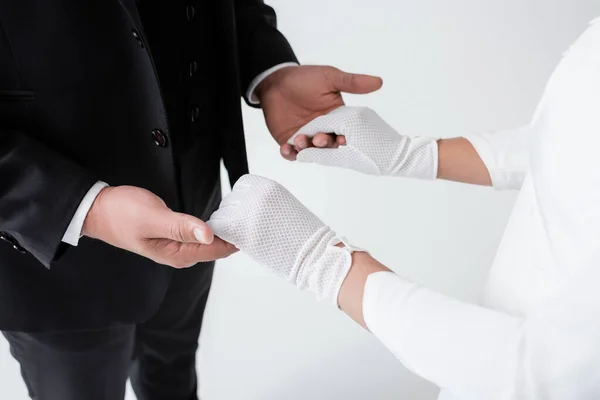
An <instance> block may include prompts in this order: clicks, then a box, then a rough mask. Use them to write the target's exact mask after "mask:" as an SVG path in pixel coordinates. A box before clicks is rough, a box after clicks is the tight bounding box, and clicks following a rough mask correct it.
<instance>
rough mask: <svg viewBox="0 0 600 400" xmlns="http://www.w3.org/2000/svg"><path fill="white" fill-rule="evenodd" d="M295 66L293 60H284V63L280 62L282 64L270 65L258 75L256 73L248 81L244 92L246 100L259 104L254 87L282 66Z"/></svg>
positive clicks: (296, 64)
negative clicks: (249, 81) (248, 84)
mask: <svg viewBox="0 0 600 400" xmlns="http://www.w3.org/2000/svg"><path fill="white" fill-rule="evenodd" d="M296 66H298V63H295V62H285V63H282V64H278V65H275V66H274V67H271V68H269V69H268V70H266V71H264V72H263V73H261V74H260V75H258V76H257V77H256V78H254V80H253V81H252V82H251V83H250V87H249V88H248V91H247V92H246V97H247V98H248V101H249V102H250V103H251V104H260V101H259V100H258V97H256V93H254V91H255V90H256V88H257V87H258V85H260V84H261V83H262V81H264V80H265V79H266V78H267V77H268V76H269V75H271V74H273V73H275V72H277V71H279V70H280V69H283V68H286V67H296Z"/></svg>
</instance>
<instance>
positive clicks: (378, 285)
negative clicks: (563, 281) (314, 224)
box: [363, 265, 600, 400]
mask: <svg viewBox="0 0 600 400" xmlns="http://www.w3.org/2000/svg"><path fill="white" fill-rule="evenodd" d="M598 270H599V268H597V265H596V266H590V268H588V269H586V273H582V274H581V275H580V276H578V277H577V278H576V279H575V280H574V281H573V282H572V283H571V284H569V285H567V287H565V290H564V291H563V292H562V293H561V296H558V297H557V298H554V299H550V300H549V301H548V302H547V303H545V304H543V305H542V306H541V307H540V308H539V309H538V310H537V311H536V312H534V313H532V314H531V315H530V316H529V317H527V318H526V319H521V318H517V317H513V316H510V315H508V314H504V313H500V312H497V311H494V310H490V309H486V308H483V307H479V306H475V305H472V304H468V303H463V302H461V301H458V300H455V299H453V298H450V297H447V296H445V295H443V294H440V293H437V292H435V291H433V290H430V289H427V288H425V287H422V286H420V285H417V284H415V283H413V282H410V281H407V280H405V279H403V278H401V277H399V276H397V275H396V274H394V273H391V272H378V273H375V274H372V275H371V276H370V277H369V278H368V280H367V283H366V286H365V293H364V300H363V314H364V318H365V322H366V324H367V327H368V328H369V330H370V331H371V332H372V333H373V334H374V335H375V336H376V337H377V338H378V339H379V340H380V341H381V342H382V343H383V344H384V345H385V346H386V347H387V348H388V349H389V350H390V351H391V352H392V353H393V354H394V355H395V356H396V357H397V358H398V359H399V360H400V361H401V362H402V363H403V364H404V365H405V366H406V367H407V368H408V369H409V370H411V371H412V372H414V373H416V374H418V375H420V376H422V377H423V378H425V379H428V380H429V381H431V382H433V383H435V384H436V385H438V386H439V387H441V388H442V389H445V390H446V391H448V392H450V393H452V394H453V395H454V396H456V397H457V398H459V399H474V400H475V399H486V400H495V399H502V400H513V399H515V400H516V399H527V400H530V399H531V400H535V399H544V400H572V399H578V400H592V399H597V398H598V396H599V395H600V367H598V365H600V292H599V291H598V290H597V283H598V282H600V273H599V272H598Z"/></svg>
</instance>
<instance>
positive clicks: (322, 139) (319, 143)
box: [312, 133, 336, 148]
mask: <svg viewBox="0 0 600 400" xmlns="http://www.w3.org/2000/svg"><path fill="white" fill-rule="evenodd" d="M335 137H336V135H335V134H333V133H319V134H317V135H315V137H314V138H313V139H312V144H313V145H314V146H315V147H320V148H331V147H335V144H336V140H335Z"/></svg>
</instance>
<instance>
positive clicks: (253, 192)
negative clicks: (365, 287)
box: [208, 175, 353, 304]
mask: <svg viewBox="0 0 600 400" xmlns="http://www.w3.org/2000/svg"><path fill="white" fill-rule="evenodd" d="M208 225H209V226H210V227H211V228H212V230H213V232H214V234H215V235H216V236H218V237H220V238H221V239H223V240H225V241H227V242H230V243H232V244H233V245H235V246H236V247H237V248H238V249H240V250H242V251H243V252H245V253H247V254H249V255H250V256H251V257H253V258H254V259H255V260H257V261H258V262H260V263H261V264H263V265H265V266H267V267H268V268H269V269H270V270H272V271H273V272H274V273H275V274H276V275H277V276H279V277H281V278H283V279H285V280H287V281H288V282H290V283H292V284H294V285H296V286H297V287H298V288H300V289H301V290H303V289H306V290H309V291H312V292H314V293H316V294H317V297H318V298H319V299H324V300H328V301H330V302H332V303H334V304H337V298H338V293H339V290H340V286H341V285H342V282H343V281H344V279H345V277H346V275H347V273H348V270H349V269H350V265H351V263H352V256H351V253H352V251H353V249H352V248H351V247H349V246H341V247H340V246H336V245H338V244H340V243H343V239H341V238H339V237H337V236H336V234H335V232H334V231H332V230H331V229H330V228H329V227H328V226H326V225H325V224H324V223H323V222H322V221H321V220H320V219H319V218H318V217H317V216H316V215H314V214H313V213H312V212H310V211H309V210H308V209H307V208H306V207H305V206H304V205H303V204H302V203H301V202H300V201H299V200H298V199H296V198H295V197H294V196H293V195H292V194H291V193H290V192H288V191H287V189H285V188H284V187H283V186H281V185H280V184H278V183H276V182H274V181H272V180H269V179H267V178H262V177H260V176H254V175H245V176H243V177H242V178H240V179H239V180H238V181H237V183H236V184H235V186H234V187H233V190H232V192H231V194H229V195H228V196H226V197H225V198H224V199H223V201H222V202H221V206H220V208H219V209H218V210H217V211H216V212H215V213H214V214H213V215H212V216H211V218H210V221H208Z"/></svg>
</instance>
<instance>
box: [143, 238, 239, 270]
mask: <svg viewBox="0 0 600 400" xmlns="http://www.w3.org/2000/svg"><path fill="white" fill-rule="evenodd" d="M147 245H148V252H149V253H150V254H149V255H150V258H152V259H153V260H154V261H156V262H157V263H159V264H163V265H168V266H170V267H173V268H188V267H191V266H193V265H196V264H197V263H199V262H207V261H214V260H218V259H221V258H225V257H229V256H230V255H232V254H234V253H236V252H237V251H238V249H236V248H235V246H233V245H232V244H231V243H227V242H225V241H223V240H221V239H220V238H215V240H214V241H213V242H212V243H211V244H209V245H206V244H198V243H182V242H177V241H174V240H169V239H151V240H148V241H147Z"/></svg>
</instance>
